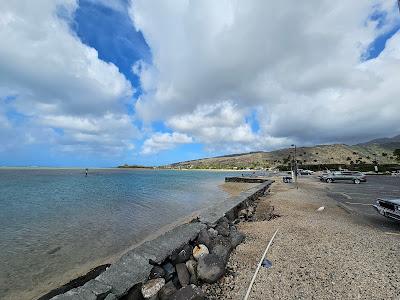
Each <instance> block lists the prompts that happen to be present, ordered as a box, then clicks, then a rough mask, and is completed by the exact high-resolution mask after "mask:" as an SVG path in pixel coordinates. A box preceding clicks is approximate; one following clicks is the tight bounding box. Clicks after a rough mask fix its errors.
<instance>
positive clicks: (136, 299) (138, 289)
mask: <svg viewBox="0 0 400 300" xmlns="http://www.w3.org/2000/svg"><path fill="white" fill-rule="evenodd" d="M143 299H144V298H143V294H142V284H141V283H140V284H136V285H135V286H133V287H132V288H131V289H130V290H129V291H128V293H127V294H126V295H125V296H124V300H143ZM150 299H151V298H150Z"/></svg>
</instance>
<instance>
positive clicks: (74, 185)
mask: <svg viewBox="0 0 400 300" xmlns="http://www.w3.org/2000/svg"><path fill="white" fill-rule="evenodd" d="M226 175H227V173H217V172H199V171H193V172H189V171H187V172H186V171H185V172H182V171H166V170H165V171H160V170H89V176H87V177H85V171H84V170H35V169H28V170H26V169H25V170H0V261H1V262H2V266H1V268H0V298H1V299H2V298H10V297H12V294H13V293H15V292H18V291H25V292H27V291H29V290H37V289H38V288H40V287H42V288H44V289H45V288H49V287H53V286H54V285H57V284H59V283H60V282H61V281H62V280H63V276H66V274H67V275H68V274H73V271H74V270H75V271H77V270H80V269H81V268H82V267H84V266H87V267H89V266H93V265H95V264H96V263H100V262H101V260H102V259H103V260H104V259H106V258H107V257H110V256H112V255H113V254H116V253H120V252H121V251H123V250H124V249H127V248H128V247H129V246H131V245H133V244H135V243H137V242H139V241H140V240H142V239H143V238H144V237H145V236H147V235H149V234H150V233H152V232H154V231H155V230H157V229H159V228H160V227H162V226H164V225H166V224H169V223H171V222H174V221H176V220H177V218H180V217H183V216H185V215H188V214H190V213H191V212H193V211H195V210H198V209H201V208H204V207H206V206H207V205H209V204H210V203H212V202H215V201H218V199H222V198H226V197H227V194H226V193H224V192H223V191H222V190H220V189H218V184H219V183H221V182H222V181H223V178H224V176H226Z"/></svg>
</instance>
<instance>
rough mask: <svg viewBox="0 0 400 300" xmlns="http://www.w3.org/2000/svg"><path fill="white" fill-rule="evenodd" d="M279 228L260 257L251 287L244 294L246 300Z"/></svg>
mask: <svg viewBox="0 0 400 300" xmlns="http://www.w3.org/2000/svg"><path fill="white" fill-rule="evenodd" d="M278 230H279V228H278V229H277V230H276V231H275V233H274V235H273V236H272V238H271V240H270V241H269V243H268V246H267V248H266V249H265V251H264V254H263V256H262V257H261V259H260V262H259V263H258V266H257V269H256V271H255V273H254V275H253V278H252V279H251V282H250V285H249V288H248V290H247V293H246V296H244V300H247V299H248V298H249V295H250V292H251V288H252V287H253V284H254V281H255V280H256V277H257V274H258V271H259V270H260V267H261V264H262V262H263V260H264V257H265V255H267V252H268V249H269V247H270V246H271V244H272V241H273V240H274V238H275V235H276V234H277V232H278Z"/></svg>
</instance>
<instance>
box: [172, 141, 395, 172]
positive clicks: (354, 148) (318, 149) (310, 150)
mask: <svg viewBox="0 0 400 300" xmlns="http://www.w3.org/2000/svg"><path fill="white" fill-rule="evenodd" d="M395 149H400V135H396V136H394V137H392V138H380V139H374V140H371V141H368V142H365V143H359V144H355V145H347V144H327V145H315V146H307V147H298V148H297V151H296V152H297V153H296V159H297V161H298V163H299V165H322V164H343V165H354V164H373V163H374V160H375V159H376V160H377V161H378V163H379V164H396V163H397V160H396V157H395V156H394V155H393V151H394V150H395ZM293 152H294V149H293V148H283V149H278V150H274V151H253V152H248V153H237V154H228V155H221V156H216V157H208V158H201V159H194V160H188V161H182V162H177V163H173V164H170V165H167V166H166V167H167V168H180V169H182V168H184V169H186V168H187V169H246V168H252V169H258V168H270V167H277V166H282V165H287V164H288V163H289V162H290V160H291V158H292V157H293Z"/></svg>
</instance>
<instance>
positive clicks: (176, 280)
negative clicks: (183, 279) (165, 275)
mask: <svg viewBox="0 0 400 300" xmlns="http://www.w3.org/2000/svg"><path fill="white" fill-rule="evenodd" d="M172 282H173V284H174V285H175V287H176V289H177V290H179V289H180V288H181V287H182V285H181V283H180V282H179V278H178V276H174V278H172Z"/></svg>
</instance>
